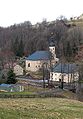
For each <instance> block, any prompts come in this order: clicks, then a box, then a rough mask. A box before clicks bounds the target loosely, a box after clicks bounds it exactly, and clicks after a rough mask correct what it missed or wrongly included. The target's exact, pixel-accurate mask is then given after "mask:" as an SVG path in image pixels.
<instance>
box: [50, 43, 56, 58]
mask: <svg viewBox="0 0 83 119" xmlns="http://www.w3.org/2000/svg"><path fill="white" fill-rule="evenodd" d="M49 51H50V52H51V55H52V59H56V53H55V51H56V49H55V44H54V43H53V42H50V43H49Z"/></svg>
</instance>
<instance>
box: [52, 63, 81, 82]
mask: <svg viewBox="0 0 83 119" xmlns="http://www.w3.org/2000/svg"><path fill="white" fill-rule="evenodd" d="M62 76H63V82H66V83H68V82H73V81H77V80H78V78H79V75H78V72H77V70H76V65H75V64H61V63H59V64H58V65H56V66H55V67H54V68H53V70H52V71H51V72H50V80H51V81H61V80H62Z"/></svg>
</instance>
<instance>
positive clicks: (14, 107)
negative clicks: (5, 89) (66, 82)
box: [0, 98, 83, 119]
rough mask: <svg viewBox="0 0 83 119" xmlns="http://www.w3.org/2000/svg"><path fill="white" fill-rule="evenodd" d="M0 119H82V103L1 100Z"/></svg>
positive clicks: (18, 99) (35, 99) (42, 99)
mask: <svg viewBox="0 0 83 119" xmlns="http://www.w3.org/2000/svg"><path fill="white" fill-rule="evenodd" d="M0 119H83V102H80V101H76V100H71V99H64V98H1V99H0Z"/></svg>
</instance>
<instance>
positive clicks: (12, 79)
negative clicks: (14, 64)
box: [6, 69, 17, 84]
mask: <svg viewBox="0 0 83 119" xmlns="http://www.w3.org/2000/svg"><path fill="white" fill-rule="evenodd" d="M16 82H17V80H16V76H15V73H14V72H13V70H12V69H10V70H9V71H8V73H7V82H6V83H7V84H15V83H16Z"/></svg>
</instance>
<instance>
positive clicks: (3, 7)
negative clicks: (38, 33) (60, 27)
mask: <svg viewBox="0 0 83 119" xmlns="http://www.w3.org/2000/svg"><path fill="white" fill-rule="evenodd" d="M82 13H83V0H0V26H3V27H7V26H10V25H13V24H18V23H22V22H24V21H30V22H31V23H32V24H36V23H37V22H42V21H43V19H47V21H53V20H56V18H58V17H60V16H61V15H63V16H65V17H66V18H68V19H69V18H70V17H74V16H79V15H81V14H82Z"/></svg>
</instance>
